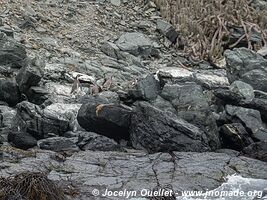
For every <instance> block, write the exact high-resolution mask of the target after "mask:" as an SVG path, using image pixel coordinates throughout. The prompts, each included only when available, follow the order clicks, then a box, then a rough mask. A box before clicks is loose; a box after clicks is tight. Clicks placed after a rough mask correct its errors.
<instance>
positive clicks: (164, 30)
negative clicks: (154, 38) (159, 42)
mask: <svg viewBox="0 0 267 200" xmlns="http://www.w3.org/2000/svg"><path fill="white" fill-rule="evenodd" d="M157 29H158V30H159V31H160V33H161V34H163V35H164V36H165V37H166V38H168V39H169V40H170V41H171V42H172V43H176V40H177V37H178V32H177V31H176V30H175V28H174V27H173V26H172V25H171V24H170V23H168V22H166V21H165V20H162V19H158V20H157Z"/></svg>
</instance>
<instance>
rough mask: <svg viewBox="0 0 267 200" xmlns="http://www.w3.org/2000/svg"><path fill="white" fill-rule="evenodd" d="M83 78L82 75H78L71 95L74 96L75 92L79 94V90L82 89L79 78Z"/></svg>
mask: <svg viewBox="0 0 267 200" xmlns="http://www.w3.org/2000/svg"><path fill="white" fill-rule="evenodd" d="M80 76H82V75H81V74H78V75H77V76H76V78H75V80H74V82H73V85H72V88H71V92H70V94H73V93H74V92H77V91H78V89H79V88H80V85H81V84H80V81H79V77H80Z"/></svg>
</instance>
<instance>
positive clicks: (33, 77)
mask: <svg viewBox="0 0 267 200" xmlns="http://www.w3.org/2000/svg"><path fill="white" fill-rule="evenodd" d="M44 66H45V63H44V61H42V60H40V59H37V58H35V59H33V60H31V61H30V62H29V63H28V64H27V65H25V66H24V67H22V68H21V69H20V71H19V73H18V74H17V76H16V81H17V83H18V86H19V89H20V91H21V93H24V94H26V95H28V96H30V95H29V94H28V90H29V88H30V87H31V86H37V85H38V83H39V82H40V81H41V79H42V77H43V69H42V68H44Z"/></svg>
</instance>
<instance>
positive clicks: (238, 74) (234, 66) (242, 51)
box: [225, 48, 267, 92]
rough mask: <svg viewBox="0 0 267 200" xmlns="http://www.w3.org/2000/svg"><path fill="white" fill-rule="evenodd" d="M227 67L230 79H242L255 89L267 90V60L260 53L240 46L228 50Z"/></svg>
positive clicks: (226, 55) (226, 53)
mask: <svg viewBox="0 0 267 200" xmlns="http://www.w3.org/2000/svg"><path fill="white" fill-rule="evenodd" d="M225 57H226V62H227V65H226V68H227V76H228V79H229V81H230V82H231V83H232V82H234V81H235V80H241V81H243V82H245V83H248V84H250V85H251V86H252V87H253V88H254V89H255V90H262V91H264V92H267V68H266V65H267V60H266V59H264V58H263V57H262V56H260V55H259V54H257V53H255V52H253V51H251V50H249V49H247V48H239V49H234V50H226V51H225Z"/></svg>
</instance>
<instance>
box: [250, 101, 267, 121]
mask: <svg viewBox="0 0 267 200" xmlns="http://www.w3.org/2000/svg"><path fill="white" fill-rule="evenodd" d="M248 107H250V108H252V109H256V110H258V111H260V113H261V117H262V120H263V121H264V122H265V123H267V99H264V98H254V99H253V101H252V102H250V103H249V104H248Z"/></svg>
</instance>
